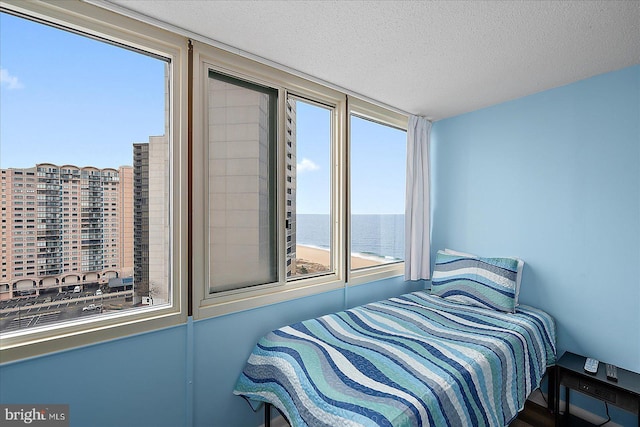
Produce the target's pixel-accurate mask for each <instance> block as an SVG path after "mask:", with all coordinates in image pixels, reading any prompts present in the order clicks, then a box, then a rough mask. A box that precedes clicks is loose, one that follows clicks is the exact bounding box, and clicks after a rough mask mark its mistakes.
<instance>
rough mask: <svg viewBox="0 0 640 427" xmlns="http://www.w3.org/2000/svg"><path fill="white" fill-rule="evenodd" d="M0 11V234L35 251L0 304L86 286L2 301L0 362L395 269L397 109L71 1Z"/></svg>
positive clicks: (400, 167)
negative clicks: (75, 302)
mask: <svg viewBox="0 0 640 427" xmlns="http://www.w3.org/2000/svg"><path fill="white" fill-rule="evenodd" d="M0 8H1V11H0V19H1V22H0V24H1V25H0V32H1V34H0V43H2V46H0V48H1V49H2V52H3V63H2V74H3V81H2V85H3V88H2V89H3V90H2V92H1V96H2V100H1V102H2V105H3V107H4V106H6V107H7V108H5V109H3V112H4V113H6V114H5V115H6V116H7V117H6V120H2V122H0V125H1V127H0V131H1V138H0V140H1V141H2V144H3V145H2V153H3V155H2V158H1V159H0V160H1V163H0V172H1V175H2V180H3V182H2V217H3V226H2V227H6V228H3V239H6V243H4V241H3V245H2V247H3V249H2V250H3V256H5V254H6V257H7V259H8V260H9V259H10V257H11V256H13V254H15V253H17V252H16V251H18V250H23V249H25V250H26V251H27V252H29V254H30V255H33V257H32V259H31V260H30V261H29V264H32V265H29V266H26V267H23V266H22V265H20V266H19V267H18V266H17V264H14V263H13V261H10V265H6V266H3V270H2V281H0V293H1V295H0V305H1V306H2V308H3V309H4V308H5V305H3V304H5V300H10V301H17V300H20V299H21V298H23V297H27V295H31V296H32V297H34V298H36V299H38V298H41V297H43V296H44V295H47V294H49V296H52V297H54V296H55V297H56V298H57V297H58V294H59V293H60V294H61V295H60V296H62V293H63V292H67V293H69V292H71V293H72V294H73V293H75V292H73V290H75V289H76V287H79V289H80V291H81V292H79V293H80V294H81V296H82V298H83V300H82V301H83V303H82V305H84V304H85V302H86V303H87V304H88V303H92V302H93V303H94V304H95V303H96V301H97V300H96V292H95V291H97V290H98V288H101V290H103V292H102V295H98V296H100V297H101V299H100V301H99V303H100V304H102V307H103V311H102V312H95V311H91V312H90V313H86V312H85V313H82V312H81V311H78V312H74V311H73V310H71V309H69V310H68V308H67V307H63V305H64V303H62V302H60V303H59V305H60V308H62V309H61V310H59V307H56V309H55V310H56V311H60V312H64V313H65V316H60V317H58V318H55V316H50V317H51V318H53V321H52V322H49V323H39V321H38V322H36V323H31V324H29V325H23V324H22V323H21V320H20V319H23V316H22V315H20V316H18V317H19V318H20V319H19V320H17V321H16V320H15V319H14V318H15V317H16V316H12V315H8V316H4V317H3V318H2V319H0V335H2V341H1V343H0V346H1V347H0V348H1V349H2V350H1V351H2V359H3V360H5V361H8V360H13V359H16V358H21V357H27V356H30V355H36V354H39V353H44V352H50V351H55V350H61V349H65V348H68V347H72V346H78V345H83V344H88V343H92V342H96V341H100V340H105V339H111V338H116V337H120V336H123V335H127V334H132V333H137V332H143V331H147V330H152V329H157V328H160V327H164V326H169V325H175V324H178V323H184V322H186V319H187V308H188V309H189V310H192V313H193V316H194V318H195V319H200V318H204V317H209V316H218V315H223V314H226V313H231V312H234V311H238V310H243V309H248V308H252V307H258V306H262V305H265V304H271V303H276V302H279V301H285V300H289V299H293V298H298V297H303V296H308V295H313V294H318V293H321V292H326V291H331V290H336V289H341V288H344V287H345V286H347V285H352V284H358V283H363V282H365V281H368V280H374V279H378V278H383V277H390V276H392V275H398V274H400V273H401V271H402V259H403V253H402V248H403V244H401V237H398V238H396V237H397V236H396V234H397V230H399V229H402V228H403V227H402V225H401V224H402V218H401V216H402V212H403V209H402V206H403V200H404V196H403V195H402V193H403V191H404V187H405V185H404V180H403V179H401V178H400V176H402V177H403V176H404V161H402V163H400V162H399V161H398V159H403V158H404V143H401V142H400V140H401V139H403V138H404V130H403V129H405V127H406V117H404V116H403V115H401V114H396V113H393V112H389V111H388V110H385V109H383V108H380V107H376V106H373V105H371V104H369V103H367V102H364V101H362V100H359V99H357V98H355V97H349V98H348V99H347V96H346V95H345V94H344V93H341V92H340V91H337V90H334V89H331V88H328V87H326V86H323V85H321V84H318V83H315V82H312V81H309V80H306V79H304V78H301V77H299V76H296V75H293V74H290V73H287V72H285V71H282V70H277V69H274V68H272V67H269V66H267V65H265V64H262V63H258V62H255V61H253V60H250V59H248V58H246V57H242V56H239V55H237V54H235V53H231V52H228V51H224V50H221V49H218V48H214V47H212V46H209V45H205V44H203V43H200V42H198V41H193V42H191V41H190V40H188V39H187V38H185V37H183V36H181V35H177V34H173V33H170V32H167V31H165V30H162V29H159V28H156V27H152V26H151V25H147V24H144V23H141V22H139V21H136V20H133V19H130V18H126V17H124V16H121V15H118V14H116V13H112V12H110V11H108V10H105V9H102V8H98V7H96V6H94V5H91V4H88V3H87V2H62V3H61V2H9V4H8V3H7V2H5V3H3V4H2V6H0ZM47 17H52V18H51V19H50V20H48V18H47ZM24 34H32V35H34V36H33V37H30V38H27V39H24V37H23V35H24ZM191 46H192V47H193V49H192V50H191V49H190V47H191ZM16 47H19V49H20V51H19V52H18V51H16V50H15V49H16ZM88 57H90V58H91V61H86V58H88ZM78 60H80V61H81V62H80V63H77V62H75V61H78ZM188 62H190V64H191V65H192V69H191V70H189V69H188V64H187V63H188ZM43 64H44V66H43ZM188 71H192V77H188V76H189V74H190V73H189V72H188ZM190 78H191V81H189V79H190ZM45 86H46V87H45ZM45 89H46V90H45ZM188 90H190V91H191V92H190V93H187V91H188ZM190 95H192V100H190ZM30 97H34V98H30ZM189 102H191V105H188V103H189ZM189 107H191V113H192V114H190V111H188V109H189ZM4 110H6V111H4ZM27 110H28V114H27V113H25V111H27ZM190 117H192V118H193V125H192V128H191V129H189V128H188V126H189V125H190V123H187V121H188V119H189V118H190ZM25 118H28V119H29V122H25ZM3 119H5V116H4V115H3ZM189 130H191V131H192V132H189ZM45 132H46V134H44V133H45ZM152 135H153V136H152ZM372 135H373V136H375V138H374V137H372ZM191 136H192V137H191ZM190 137H191V138H190ZM43 141H44V142H43ZM189 142H191V144H190V143H189ZM74 143H75V144H74ZM30 144H35V145H30ZM374 147H375V150H374ZM36 153H37V155H38V157H37V158H36V157H34V155H35V154H36ZM376 169H377V170H381V169H384V170H385V171H388V173H385V174H384V175H385V177H386V178H387V181H388V182H386V183H381V182H376V181H375V180H374V178H375V179H377V178H378V177H379V176H380V175H381V174H378V176H376V177H372V176H370V175H368V174H369V173H370V172H371V171H372V170H376ZM23 176H27V177H29V178H28V179H26V180H23V181H21V182H18V181H19V180H18V178H21V177H23ZM190 176H191V177H192V178H193V179H192V180H191V181H190V182H189V180H188V177H190ZM18 184H19V185H18ZM372 188H373V189H375V190H376V192H375V194H373V193H371V192H370V190H371V189H372ZM25 195H26V199H27V200H25V199H18V197H25ZM372 198H377V199H379V200H377V201H378V202H380V201H382V202H383V203H379V204H378V205H376V206H373V205H371V204H370V203H369V202H370V201H371V199H372ZM21 202H22V203H25V205H20V203H21ZM367 203H368V204H367ZM191 214H192V215H191ZM365 214H366V215H373V216H376V217H378V220H377V221H371V223H370V224H369V225H368V227H369V228H368V229H367V233H365V234H369V235H370V236H373V238H374V240H376V242H368V243H367V245H363V244H362V242H361V241H360V237H359V234H358V233H359V232H358V229H359V227H360V224H364V222H362V221H360V220H361V218H360V216H361V215H365ZM22 217H29V218H32V219H31V220H30V221H31V224H30V225H29V226H28V227H27V228H28V230H27V229H25V228H23V229H15V227H19V226H22V225H18V223H17V222H14V221H15V220H17V219H18V218H22ZM380 217H384V218H383V219H380ZM69 220H70V221H69ZM188 229H190V230H191V231H190V233H191V234H187V233H188ZM370 230H374V231H373V232H372V233H371V232H370ZM388 230H391V232H390V235H389V236H388V235H385V233H384V231H388ZM16 231H17V232H21V233H23V234H22V235H21V236H20V237H18V236H17V234H15V235H14V232H16ZM360 234H362V233H360ZM23 235H24V236H23ZM14 236H15V237H14ZM17 239H21V240H20V241H19V242H18V240H17ZM25 242H27V243H25ZM373 243H375V244H373ZM189 244H190V245H191V248H190V249H191V250H190V251H189V250H188V249H189V248H188V246H189ZM189 256H191V258H189ZM69 260H71V262H69ZM356 260H357V261H359V262H361V261H366V262H368V264H366V265H361V264H357V263H356ZM356 264H357V265H356ZM17 268H23V269H24V270H29V271H28V272H26V274H24V272H23V271H20V272H16V269H17ZM188 268H191V271H188V270H187V269H188ZM188 286H192V289H191V291H192V292H188ZM105 290H107V291H112V293H114V294H116V296H118V297H122V298H123V299H122V302H111V301H106V300H105V298H106V297H107V296H108V295H109V293H108V292H104V291H105ZM65 295H67V296H68V294H65ZM188 297H189V298H188ZM191 297H193V298H191ZM45 298H46V297H45ZM43 299H44V298H43ZM60 301H62V300H60ZM187 301H188V303H187ZM56 302H57V301H56ZM188 304H190V306H189V307H187V305H188ZM40 305H41V307H40V308H43V307H44V306H42V304H40ZM113 307H116V308H118V310H112V311H111V310H109V308H113ZM80 308H81V307H80ZM12 310H13V309H12ZM25 310H26V309H25ZM14 311H15V310H14ZM21 311H22V307H20V314H24V313H22V312H21ZM67 315H68V316H67ZM38 316H39V315H34V316H33V317H30V318H31V319H36V318H37V317H38ZM9 325H11V326H9ZM15 325H17V326H18V327H17V328H16V327H15Z"/></svg>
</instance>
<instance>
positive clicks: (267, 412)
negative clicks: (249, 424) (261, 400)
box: [264, 402, 271, 427]
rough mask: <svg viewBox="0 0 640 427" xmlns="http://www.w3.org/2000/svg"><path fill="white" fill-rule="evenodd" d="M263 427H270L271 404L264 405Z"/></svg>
mask: <svg viewBox="0 0 640 427" xmlns="http://www.w3.org/2000/svg"><path fill="white" fill-rule="evenodd" d="M264 427H271V403H266V402H265V404H264Z"/></svg>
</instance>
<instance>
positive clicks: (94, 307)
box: [82, 304, 102, 311]
mask: <svg viewBox="0 0 640 427" xmlns="http://www.w3.org/2000/svg"><path fill="white" fill-rule="evenodd" d="M101 308H102V306H101V305H99V304H98V305H96V304H89V305H87V306H85V307H82V311H93V310H100V309H101Z"/></svg>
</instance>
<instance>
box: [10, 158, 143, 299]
mask: <svg viewBox="0 0 640 427" xmlns="http://www.w3.org/2000/svg"><path fill="white" fill-rule="evenodd" d="M0 176H1V182H2V187H1V188H2V214H1V215H2V229H1V230H2V252H1V256H2V265H1V270H0V300H6V299H11V298H15V297H20V296H25V295H32V294H40V293H41V292H43V291H63V290H65V289H68V288H70V287H75V286H78V285H80V286H83V285H85V284H105V283H107V282H108V280H109V278H113V277H121V276H127V275H131V274H132V271H133V257H132V256H131V247H132V246H131V245H129V244H127V243H128V242H129V241H130V240H131V237H130V236H132V235H133V227H132V226H133V210H132V204H133V203H132V197H131V196H132V194H133V192H132V188H131V183H132V177H133V168H132V167H130V166H122V167H120V168H118V169H111V168H106V169H98V168H94V167H90V166H88V167H82V168H80V167H76V166H72V165H63V166H57V165H54V164H48V163H41V164H37V165H36V166H34V167H32V168H25V169H19V168H15V169H14V168H9V169H1V170H0Z"/></svg>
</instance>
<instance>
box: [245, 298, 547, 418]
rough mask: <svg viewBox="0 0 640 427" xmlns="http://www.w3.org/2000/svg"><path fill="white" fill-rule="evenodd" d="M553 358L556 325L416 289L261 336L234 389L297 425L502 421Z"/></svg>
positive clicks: (526, 313) (539, 315)
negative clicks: (415, 290)
mask: <svg viewBox="0 0 640 427" xmlns="http://www.w3.org/2000/svg"><path fill="white" fill-rule="evenodd" d="M554 363H555V325H554V322H553V319H552V318H551V317H550V316H549V315H548V314H546V313H545V312H543V311H541V310H538V309H534V308H531V307H526V306H522V305H521V306H519V307H518V308H517V310H516V313H503V312H499V311H494V310H488V309H485V308H480V307H472V306H466V305H462V304H459V303H455V302H449V301H447V300H444V299H442V298H439V297H436V296H432V295H429V293H428V292H414V293H411V294H406V295H402V296H400V297H397V298H391V299H388V300H384V301H380V302H376V303H371V304H367V305H363V306H360V307H356V308H353V309H350V310H346V311H342V312H339V313H334V314H330V315H326V316H322V317H319V318H316V319H311V320H307V321H304V322H300V323H296V324H293V325H290V326H286V327H283V328H280V329H278V330H275V331H273V332H270V333H269V334H267V335H266V336H264V337H263V338H261V339H260V341H259V342H258V343H257V344H256V346H255V348H254V350H253V352H252V353H251V355H250V357H249V359H248V361H247V364H246V366H245V369H244V371H243V372H242V374H241V375H240V378H239V379H238V382H237V384H236V388H235V390H234V393H235V394H236V395H240V396H243V397H245V398H246V399H247V400H248V401H249V403H250V404H251V405H252V407H253V408H254V409H255V410H257V409H258V408H259V407H260V405H261V404H262V402H270V403H272V404H273V405H274V406H275V407H277V408H278V409H279V410H280V411H281V412H282V413H283V414H284V416H285V417H286V418H287V419H288V420H289V422H290V423H291V425H292V426H314V427H315V426H340V427H342V426H505V425H508V424H509V422H511V421H512V420H513V419H514V418H515V417H516V415H517V413H518V411H519V410H520V409H522V407H523V405H524V402H525V400H526V398H527V396H528V395H529V394H530V393H531V391H533V390H534V389H535V388H536V387H537V386H538V385H539V383H540V380H541V378H542V376H543V374H544V372H545V369H546V367H547V366H550V365H553V364H554Z"/></svg>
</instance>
